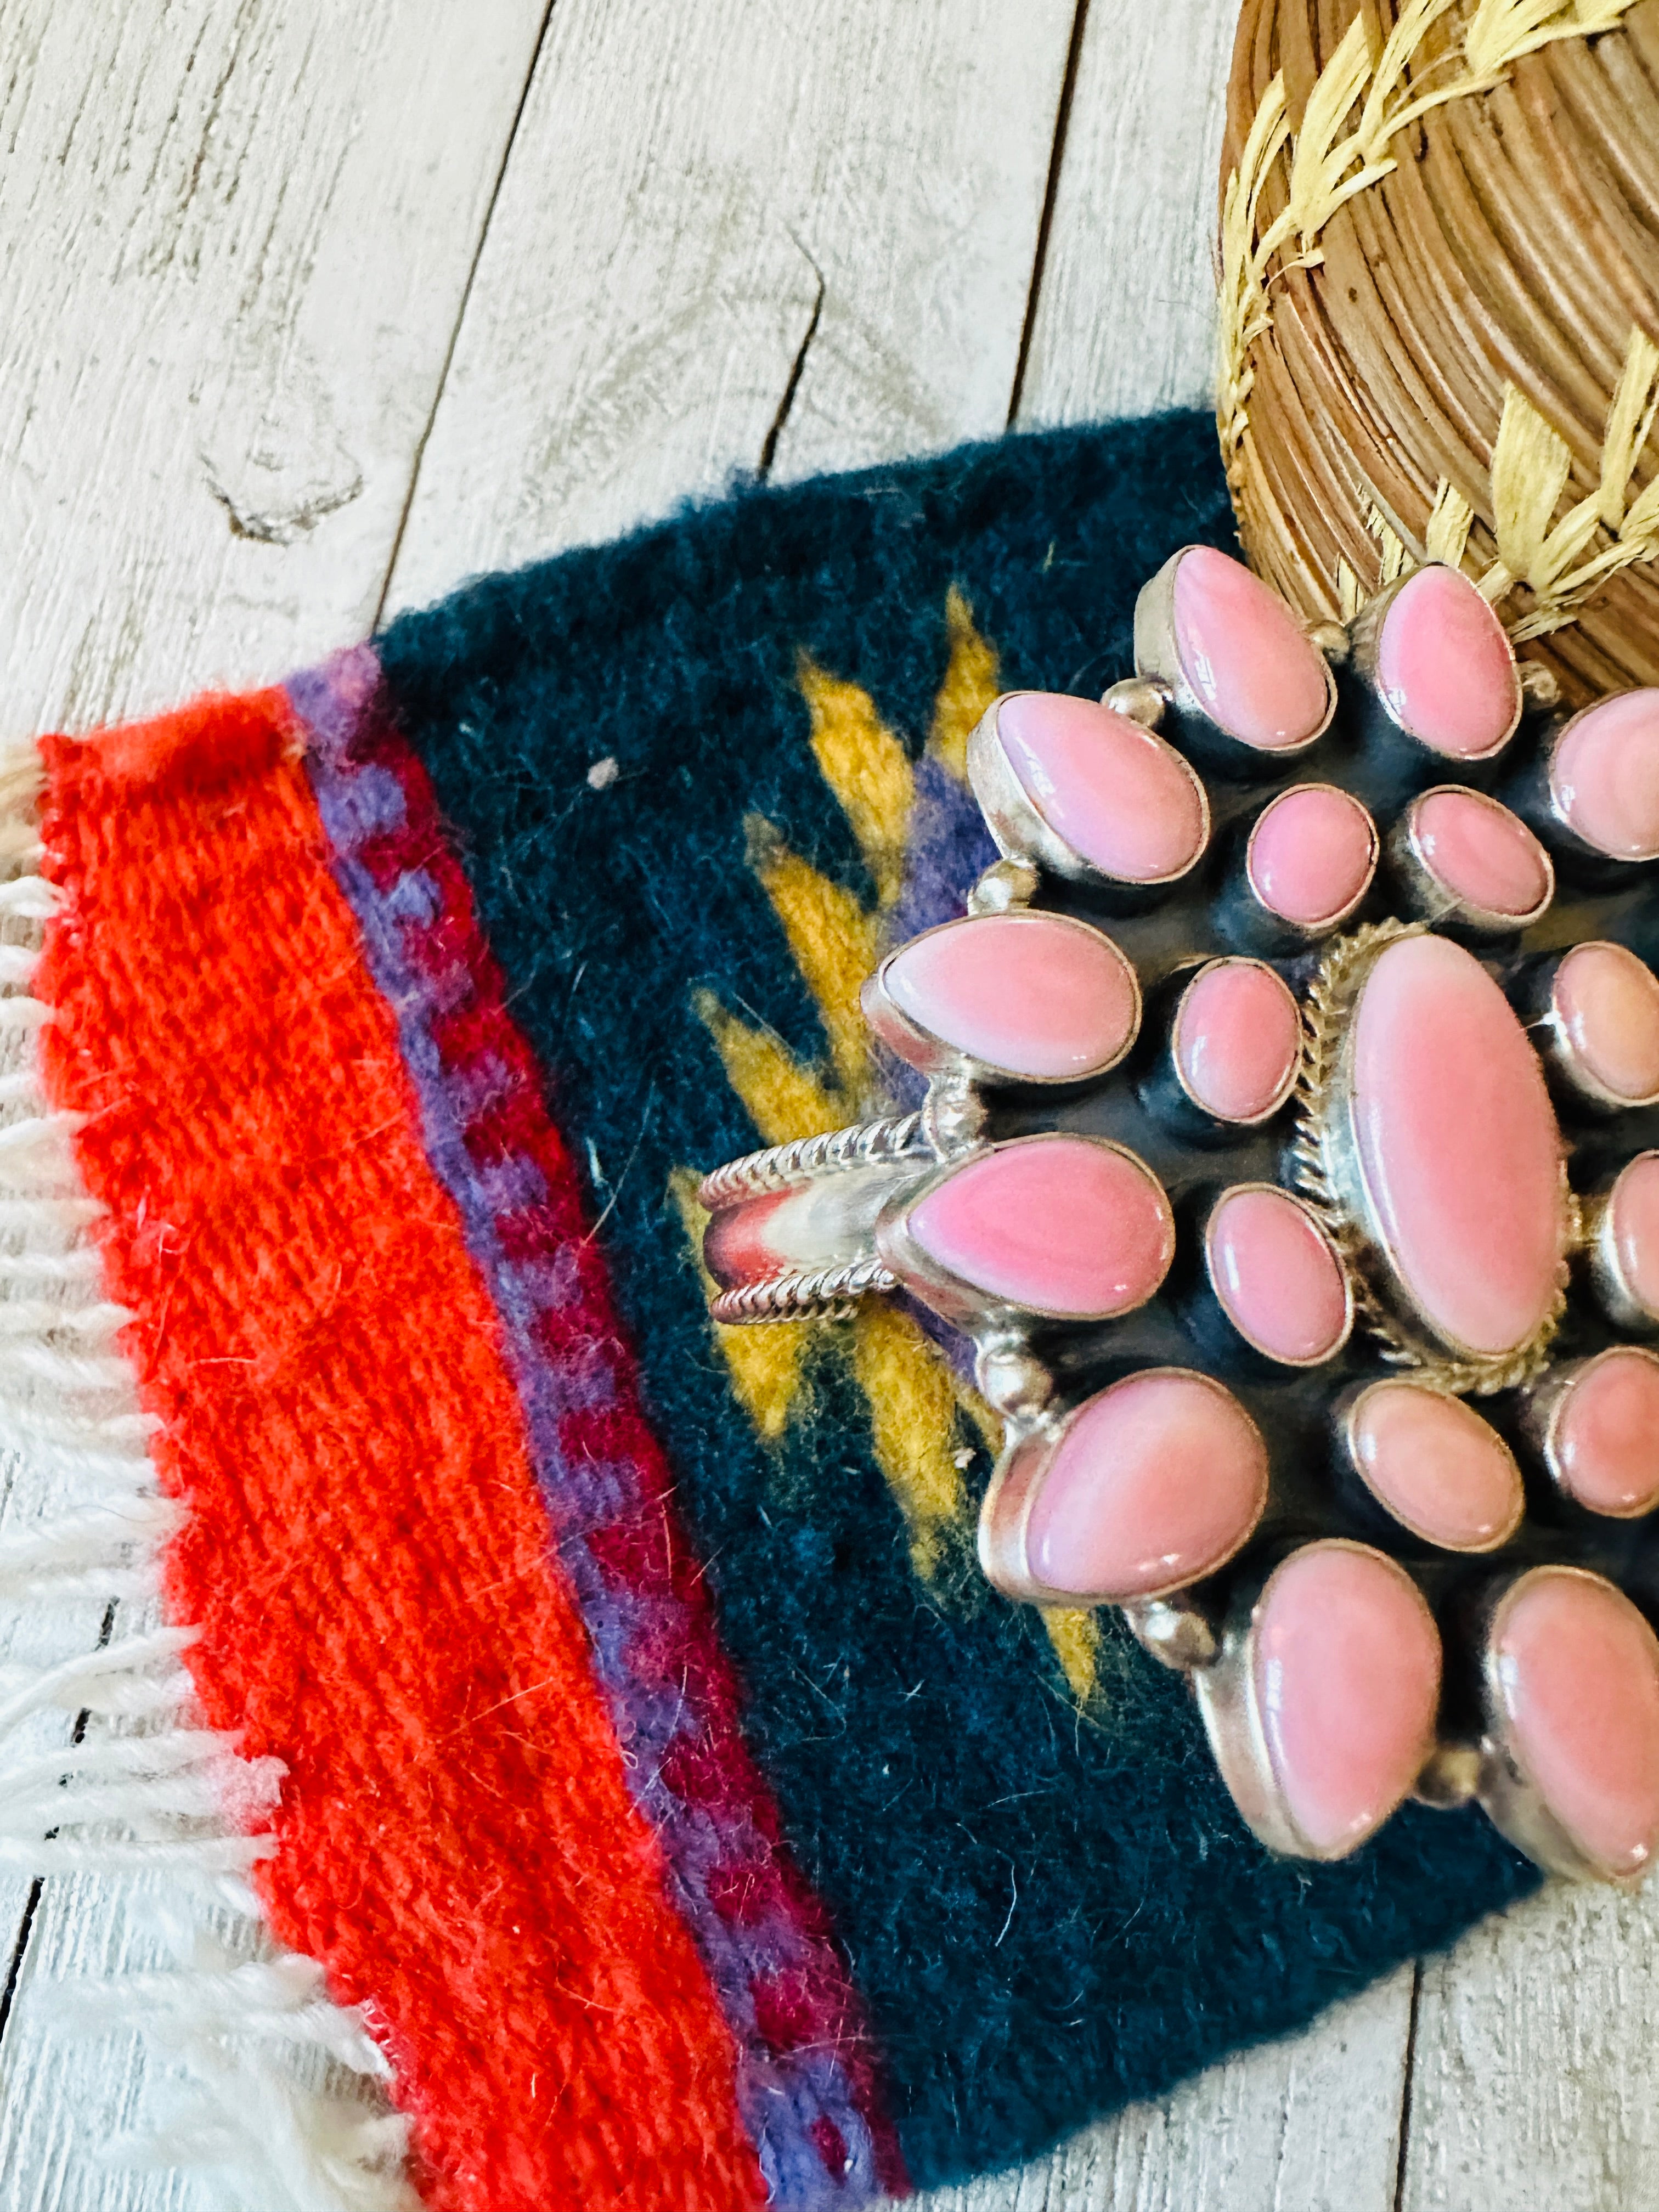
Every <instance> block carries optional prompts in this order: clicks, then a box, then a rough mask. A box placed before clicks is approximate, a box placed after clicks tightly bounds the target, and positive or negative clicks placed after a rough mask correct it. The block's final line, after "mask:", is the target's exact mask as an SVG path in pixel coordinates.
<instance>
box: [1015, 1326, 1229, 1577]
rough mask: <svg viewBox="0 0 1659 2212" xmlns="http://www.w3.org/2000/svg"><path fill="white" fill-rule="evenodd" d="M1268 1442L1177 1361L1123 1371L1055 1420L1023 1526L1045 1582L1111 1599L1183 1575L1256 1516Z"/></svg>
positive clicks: (1028, 1551) (1199, 1569)
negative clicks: (1059, 1425)
mask: <svg viewBox="0 0 1659 2212" xmlns="http://www.w3.org/2000/svg"><path fill="white" fill-rule="evenodd" d="M1266 1503H1267V1447H1266V1446H1265V1444H1264V1443H1262V1441H1261V1431H1259V1430H1258V1429H1257V1427H1256V1425H1255V1422H1254V1421H1253V1420H1252V1419H1250V1417H1249V1414H1248V1413H1246V1412H1245V1410H1244V1408H1243V1407H1242V1406H1241V1405H1240V1404H1239V1402H1238V1401H1237V1399H1236V1398H1235V1397H1233V1396H1232V1395H1231V1393H1230V1392H1228V1391H1226V1390H1225V1389H1223V1388H1222V1387H1221V1385H1220V1384H1219V1383H1213V1382H1212V1381H1211V1380H1210V1379H1209V1378H1208V1377H1207V1376H1202V1375H1194V1374H1189V1373H1188V1372H1186V1371H1185V1370H1181V1369H1177V1368H1154V1369H1152V1370H1149V1371H1148V1372H1146V1374H1142V1375H1131V1376H1127V1378H1126V1380H1124V1381H1123V1382H1121V1383H1113V1384H1112V1385H1111V1387H1110V1388H1109V1389H1105V1390H1103V1391H1101V1392H1100V1393H1099V1394H1098V1395H1097V1396H1096V1397H1093V1398H1090V1399H1088V1400H1087V1401H1085V1403H1084V1404H1083V1405H1082V1406H1080V1407H1079V1409H1078V1411H1077V1412H1076V1413H1073V1415H1072V1417H1071V1419H1069V1420H1068V1421H1067V1423H1066V1429H1065V1432H1064V1434H1063V1435H1062V1436H1061V1437H1060V1442H1059V1443H1058V1444H1057V1445H1056V1446H1055V1448H1054V1456H1053V1458H1052V1459H1051V1461H1050V1462H1049V1464H1048V1471H1047V1473H1046V1474H1044V1475H1043V1476H1042V1479H1041V1486H1040V1488H1039V1489H1038V1491H1037V1494H1036V1499H1035V1501H1034V1502H1033V1504H1032V1506H1031V1511H1030V1519H1029V1520H1028V1521H1027V1522H1026V1528H1025V1556H1026V1561H1027V1565H1028V1567H1029V1571H1030V1573H1031V1575H1032V1576H1033V1577H1034V1578H1035V1579H1036V1580H1037V1581H1038V1582H1041V1583H1046V1584H1047V1585H1048V1588H1049V1589H1055V1590H1063V1591H1065V1592H1066V1593H1067V1595H1076V1596H1078V1597H1080V1598H1081V1597H1086V1598H1089V1599H1091V1601H1096V1602H1105V1601H1119V1602H1121V1601H1123V1600H1125V1599H1128V1598H1136V1597H1146V1596H1149V1595H1152V1594H1153V1593H1154V1592H1158V1591H1164V1590H1170V1589H1178V1588H1180V1587H1181V1585H1182V1583H1189V1582H1194V1581H1195V1580H1196V1579H1197V1578H1198V1577H1200V1575H1206V1574H1208V1573H1210V1572H1212V1570H1213V1569H1215V1568H1216V1567H1218V1566H1219V1565H1221V1563H1222V1562H1223V1561H1224V1560H1225V1559H1231V1556H1232V1554H1233V1553H1235V1552H1236V1551H1237V1549H1238V1547H1239V1546H1240V1545H1241V1544H1242V1543H1243V1541H1244V1540H1245V1538H1246V1537H1247V1536H1249V1534H1250V1532H1251V1530H1252V1529H1253V1528H1255V1524H1256V1522H1258V1521H1259V1520H1260V1519H1261V1510H1262V1507H1263V1506H1264V1505H1265V1504H1266Z"/></svg>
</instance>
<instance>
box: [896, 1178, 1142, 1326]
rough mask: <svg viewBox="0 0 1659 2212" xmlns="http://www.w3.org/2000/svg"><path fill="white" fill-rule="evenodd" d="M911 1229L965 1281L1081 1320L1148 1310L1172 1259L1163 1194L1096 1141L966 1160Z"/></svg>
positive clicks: (916, 1213) (931, 1255) (918, 1209)
mask: <svg viewBox="0 0 1659 2212" xmlns="http://www.w3.org/2000/svg"><path fill="white" fill-rule="evenodd" d="M908 1227H909V1233H910V1237H911V1240H912V1242H913V1243H915V1244H916V1245H917V1246H918V1247H919V1248H920V1249H921V1251H922V1253H923V1254H924V1255H926V1256H927V1258H928V1259H930V1260H931V1261H933V1264H934V1265H935V1266H936V1267H939V1268H942V1269H943V1270H944V1272H945V1274H947V1275H949V1276H952V1277H954V1278H955V1279H956V1280H957V1281H958V1282H961V1283H965V1284H967V1285H970V1286H971V1287H972V1288H973V1289H975V1290H977V1291H981V1292H983V1293H984V1294H985V1295H987V1297H993V1298H1001V1299H1006V1301H1007V1302H1008V1303H1009V1304H1011V1305H1017V1306H1027V1307H1030V1308H1031V1309H1032V1310H1034V1311H1036V1312H1038V1313H1048V1314H1057V1315H1064V1316H1067V1317H1068V1318H1073V1319H1085V1318H1087V1319H1093V1318H1097V1317H1098V1318H1105V1317H1107V1316H1110V1315H1113V1314H1120V1313H1127V1312H1128V1311H1129V1310H1131V1309H1132V1308H1133V1307H1135V1306H1139V1305H1143V1304H1145V1303H1146V1300H1147V1299H1148V1298H1149V1297H1152V1293H1153V1292H1154V1291H1156V1290H1157V1289H1158V1285H1159V1284H1160V1283H1161V1282H1162V1281H1163V1280H1164V1276H1165V1275H1166V1274H1168V1273H1169V1271H1170V1261H1171V1260H1172V1259H1173V1258H1174V1256H1175V1222H1174V1218H1173V1217H1172V1215H1171V1214H1170V1201H1169V1200H1168V1199H1167V1198H1166V1197H1165V1196H1164V1187H1163V1185H1162V1184H1161V1183H1160V1182H1158V1178H1157V1177H1156V1176H1154V1175H1153V1174H1152V1171H1151V1170H1150V1169H1148V1168H1146V1167H1145V1166H1144V1165H1143V1164H1141V1162H1140V1161H1139V1160H1138V1159H1136V1158H1134V1157H1133V1154H1132V1153H1129V1152H1121V1151H1119V1149H1118V1148H1117V1147H1116V1146H1115V1145H1109V1144H1104V1143H1100V1142H1097V1141H1096V1140H1094V1139H1091V1138H1088V1137H1066V1136H1054V1137H1027V1138H1024V1139H1021V1140H1019V1141H1018V1142H1016V1143H1013V1144H1009V1145H1004V1146H999V1147H998V1149H997V1150H996V1151H994V1152H987V1153H984V1154H982V1155H981V1157H980V1158H977V1159H973V1160H969V1162H968V1163H967V1164H966V1165H965V1166H963V1167H960V1168H958V1169H957V1170H956V1171H955V1173H954V1174H952V1175H950V1176H946V1178H945V1181H944V1182H941V1183H939V1185H938V1186H937V1188H935V1189H933V1190H932V1191H930V1192H929V1193H928V1194H927V1197H925V1198H923V1199H921V1200H920V1201H919V1202H918V1203H917V1204H916V1205H915V1206H912V1207H911V1209H910V1213H909V1218H908Z"/></svg>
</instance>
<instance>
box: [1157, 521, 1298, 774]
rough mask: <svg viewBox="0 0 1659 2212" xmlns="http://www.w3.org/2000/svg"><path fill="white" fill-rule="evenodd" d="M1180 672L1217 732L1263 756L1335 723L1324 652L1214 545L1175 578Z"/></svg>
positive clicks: (1188, 559)
mask: <svg viewBox="0 0 1659 2212" xmlns="http://www.w3.org/2000/svg"><path fill="white" fill-rule="evenodd" d="M1175 635H1176V653H1178V655H1179V656H1180V660H1181V672H1182V675H1183V676H1184V677H1185V678H1186V679H1187V682H1188V684H1190V685H1191V687H1192V690H1193V691H1194V695H1195V696H1196V697H1197V699H1198V701H1199V702H1200V705H1201V706H1202V708H1203V709H1204V711H1205V713H1206V714H1207V715H1208V716H1209V718H1210V720H1212V722H1214V723H1215V724H1216V726H1217V727H1218V728H1219V729H1221V730H1224V731H1225V732H1226V734H1227V735H1228V736H1229V737H1230V738H1237V739H1238V741H1239V743H1240V744H1246V745H1252V746H1254V747H1255V749H1256V750H1258V751H1260V752H1279V751H1283V750H1285V748H1286V747H1288V746H1291V745H1302V744H1307V743H1308V742H1309V740H1310V738H1316V737H1317V736H1318V734H1319V732H1321V731H1322V729H1323V728H1324V726H1325V725H1326V723H1327V722H1328V721H1329V720H1330V718H1331V706H1332V702H1333V699H1334V691H1333V689H1332V685H1331V678H1330V672H1329V671H1328V669H1327V667H1326V665H1325V663H1324V660H1323V659H1322V656H1321V654H1320V653H1319V651H1318V648H1317V647H1315V646H1313V645H1310V643H1309V641H1308V640H1307V639H1306V638H1305V637H1304V635H1303V634H1302V632H1301V630H1300V629H1297V624H1296V620H1295V617H1293V616H1292V614H1291V611H1290V609H1289V608H1288V607H1287V606H1286V605H1285V602H1284V601H1283V599H1280V598H1279V595H1278V593H1277V592H1272V591H1270V590H1269V589H1268V587H1267V585H1266V584H1264V583H1263V582H1262V581H1261V579H1260V577H1258V576H1253V575H1252V574H1251V573H1250V571H1249V569H1248V568H1245V567H1244V565H1243V562H1238V561H1231V560H1229V559H1228V557H1227V556H1226V555H1225V553H1218V552H1217V551H1216V550H1214V548H1213V547H1212V546H1208V545H1194V546H1192V547H1190V548H1189V549H1188V551H1186V552H1185V553H1183V554H1182V556H1181V559H1180V561H1179V562H1178V563H1177V565H1176V572H1175Z"/></svg>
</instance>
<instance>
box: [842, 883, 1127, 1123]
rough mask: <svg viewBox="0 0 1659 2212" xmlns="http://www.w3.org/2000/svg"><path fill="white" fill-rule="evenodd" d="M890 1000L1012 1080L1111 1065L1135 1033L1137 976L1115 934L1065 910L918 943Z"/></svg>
mask: <svg viewBox="0 0 1659 2212" xmlns="http://www.w3.org/2000/svg"><path fill="white" fill-rule="evenodd" d="M884 981H885V986H886V990H887V994H888V996H889V997H890V999H891V1000H892V1001H893V1003H894V1005H895V1006H898V1007H900V1008H901V1009H902V1012H904V1013H906V1014H907V1015H908V1017H909V1018H910V1019H911V1021H913V1022H914V1023H915V1025H916V1026H917V1028H918V1029H920V1030H923V1031H925V1032H926V1033H927V1035H928V1036H933V1037H937V1038H938V1039H939V1042H940V1043H941V1044H946V1045H950V1046H951V1047H953V1048H954V1049H955V1050H957V1051H958V1052H965V1053H970V1054H972V1055H973V1056H974V1058H975V1060H983V1061H986V1062H987V1063H988V1064H989V1065H990V1066H992V1067H997V1068H1006V1070H1007V1071H1008V1072H1009V1073H1010V1074H1012V1075H1027V1076H1036V1077H1040V1078H1042V1079H1046V1080H1048V1081H1049V1082H1054V1081H1059V1080H1063V1079H1067V1078H1076V1077H1080V1076H1085V1075H1091V1074H1094V1073H1097V1072H1098V1071H1099V1070H1101V1069H1103V1068H1105V1067H1109V1066H1111V1064H1112V1063H1113V1061H1114V1060H1116V1059H1117V1058H1118V1057H1119V1055H1120V1054H1121V1053H1122V1052H1123V1051H1124V1050H1125V1049H1126V1048H1127V1046H1128V1045H1129V1043H1130V1042H1131V1041H1132V1039H1133V1036H1134V1033H1135V1025H1136V1023H1137V1022H1138V1020H1139V1012H1140V1001H1139V992H1138V990H1137V988H1136V985H1135V978H1134V970H1133V969H1132V968H1131V967H1130V965H1129V963H1128V962H1127V960H1126V959H1125V958H1124V957H1123V955H1122V954H1121V952H1120V951H1118V949H1117V947H1116V945H1114V944H1113V943H1112V940H1111V939H1110V938H1109V937H1103V935H1102V934H1101V933H1100V932H1099V931H1098V930H1097V929H1091V928H1090V927H1089V926H1088V924H1087V923H1086V922H1080V921H1070V920H1068V919H1067V918H1066V916H1064V915H1057V914H987V915H978V916H976V917H975V918H974V919H973V920H971V921H952V922H947V923H946V924H945V926H944V927H943V928H940V929H931V930H928V931H927V933H925V934H924V935H923V936H921V937H918V938H915V939H912V941H911V942H910V943H909V944H908V945H905V946H904V947H903V949H902V951H899V952H897V953H896V954H895V955H894V956H893V957H892V959H891V960H890V961H889V962H888V963H887V968H886V971H885V977H884Z"/></svg>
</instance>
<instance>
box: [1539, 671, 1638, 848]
mask: <svg viewBox="0 0 1659 2212" xmlns="http://www.w3.org/2000/svg"><path fill="white" fill-rule="evenodd" d="M1550 792H1551V795H1552V796H1553V799H1554V800H1555V804H1556V805H1557V807H1558V808H1559V811H1560V812H1561V814H1562V815H1563V816H1564V817H1565V820H1566V823H1567V825H1568V827H1569V828H1570V829H1574V830H1576V831H1577V834H1578V835H1579V836H1581V837H1582V838H1583V841H1584V842H1585V843H1586V844H1587V845H1589V846H1592V847H1594V848H1595V851H1596V852H1598V853H1605V854H1607V856H1608V858H1609V859H1610V860H1656V859H1659V690H1646V691H1624V692H1620V695H1619V696H1618V697H1616V698H1613V699H1604V700H1602V701H1601V704H1600V705H1599V706H1595V707H1591V708H1587V709H1586V711H1585V712H1584V713H1583V714H1578V715H1575V717H1574V718H1573V720H1571V722H1569V723H1568V725H1567V726H1566V728H1565V730H1564V731H1563V732H1562V733H1561V739H1560V743H1559V744H1558V745H1557V746H1556V749H1555V754H1554V757H1553V759H1552V761H1551V763H1550Z"/></svg>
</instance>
